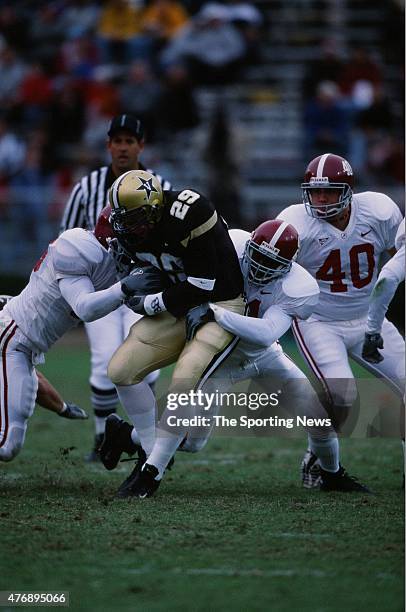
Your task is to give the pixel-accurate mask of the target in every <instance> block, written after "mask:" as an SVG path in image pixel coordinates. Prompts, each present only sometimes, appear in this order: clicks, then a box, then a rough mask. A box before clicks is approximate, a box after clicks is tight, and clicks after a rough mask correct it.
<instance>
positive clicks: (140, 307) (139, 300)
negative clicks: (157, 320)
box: [124, 295, 146, 315]
mask: <svg viewBox="0 0 406 612" xmlns="http://www.w3.org/2000/svg"><path fill="white" fill-rule="evenodd" d="M145 298H146V296H145V295H130V296H129V297H127V298H125V300H124V304H125V305H126V306H128V308H129V309H130V310H132V311H133V312H136V313H137V314H141V315H144V314H145V309H144V302H145Z"/></svg>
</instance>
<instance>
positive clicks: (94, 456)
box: [85, 434, 104, 463]
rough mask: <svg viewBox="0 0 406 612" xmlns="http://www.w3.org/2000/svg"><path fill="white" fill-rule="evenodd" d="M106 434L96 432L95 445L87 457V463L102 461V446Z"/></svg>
mask: <svg viewBox="0 0 406 612" xmlns="http://www.w3.org/2000/svg"><path fill="white" fill-rule="evenodd" d="M103 437H104V434H96V435H95V437H94V446H93V449H92V450H91V451H90V453H88V454H87V455H86V457H85V461H86V462H87V463H97V462H98V461H100V452H99V449H100V446H101V444H102V442H103Z"/></svg>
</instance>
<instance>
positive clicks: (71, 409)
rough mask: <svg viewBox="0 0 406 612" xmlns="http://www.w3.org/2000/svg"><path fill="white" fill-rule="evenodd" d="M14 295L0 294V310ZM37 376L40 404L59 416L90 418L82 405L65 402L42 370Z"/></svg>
mask: <svg viewBox="0 0 406 612" xmlns="http://www.w3.org/2000/svg"><path fill="white" fill-rule="evenodd" d="M12 297H13V296H12V295H0V311H1V310H3V308H4V306H5V305H6V304H7V302H9V301H10V300H11V298H12ZM37 377H38V390H37V398H36V403H37V404H38V406H41V407H42V408H46V409H47V410H50V411H51V412H55V413H56V414H57V415H58V416H61V417H64V418H65V419H87V418H89V417H88V415H87V413H86V412H85V411H84V410H83V408H80V406H77V405H76V404H73V403H72V402H65V401H64V399H63V398H62V396H61V395H60V393H58V391H57V390H56V389H55V387H54V386H53V385H52V384H51V383H50V382H49V380H48V379H47V378H46V377H45V376H44V375H43V374H42V373H41V372H39V371H37Z"/></svg>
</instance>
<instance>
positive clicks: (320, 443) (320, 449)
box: [309, 434, 340, 472]
mask: <svg viewBox="0 0 406 612" xmlns="http://www.w3.org/2000/svg"><path fill="white" fill-rule="evenodd" d="M309 446H310V450H311V451H312V453H314V454H315V455H316V457H317V458H318V459H319V461H320V465H321V467H322V468H323V470H326V472H338V470H339V469H340V448H339V444H338V438H337V436H331V437H329V438H314V437H313V436H311V435H310V434H309Z"/></svg>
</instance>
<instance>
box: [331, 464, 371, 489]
mask: <svg viewBox="0 0 406 612" xmlns="http://www.w3.org/2000/svg"><path fill="white" fill-rule="evenodd" d="M320 474H321V482H320V490H321V491H343V492H345V493H354V492H355V493H368V494H371V493H372V491H370V490H369V489H368V487H366V486H365V485H363V484H361V483H360V482H358V480H357V479H356V478H354V477H353V476H350V475H349V474H347V472H346V471H345V469H344V468H343V467H342V466H341V465H340V469H339V470H338V472H326V471H325V470H323V468H320Z"/></svg>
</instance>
